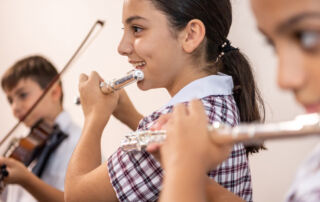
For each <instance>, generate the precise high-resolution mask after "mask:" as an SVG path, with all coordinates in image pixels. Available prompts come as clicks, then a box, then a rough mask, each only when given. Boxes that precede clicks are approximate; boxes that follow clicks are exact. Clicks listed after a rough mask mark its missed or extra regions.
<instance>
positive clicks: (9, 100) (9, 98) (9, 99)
mask: <svg viewBox="0 0 320 202" xmlns="http://www.w3.org/2000/svg"><path fill="white" fill-rule="evenodd" d="M7 99H8V102H9V104H10V105H12V103H13V99H12V98H11V97H8V98H7Z"/></svg>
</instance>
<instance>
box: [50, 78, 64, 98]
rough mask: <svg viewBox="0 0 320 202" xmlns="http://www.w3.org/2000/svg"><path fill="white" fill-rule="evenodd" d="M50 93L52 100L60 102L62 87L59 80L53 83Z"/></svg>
mask: <svg viewBox="0 0 320 202" xmlns="http://www.w3.org/2000/svg"><path fill="white" fill-rule="evenodd" d="M50 94H51V97H52V99H53V100H55V101H58V102H60V98H61V96H62V87H61V85H60V83H59V82H57V83H55V84H54V86H53V87H52V90H51V93H50Z"/></svg>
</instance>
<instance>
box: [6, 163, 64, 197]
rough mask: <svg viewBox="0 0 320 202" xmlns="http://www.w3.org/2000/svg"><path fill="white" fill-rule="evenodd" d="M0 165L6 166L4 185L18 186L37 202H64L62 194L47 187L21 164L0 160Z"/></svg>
mask: <svg viewBox="0 0 320 202" xmlns="http://www.w3.org/2000/svg"><path fill="white" fill-rule="evenodd" d="M0 164H1V165H2V164H5V165H7V170H8V173H9V176H8V177H6V178H5V180H4V182H5V183H6V184H19V185H21V186H22V187H23V188H24V189H26V190H27V191H28V192H29V193H30V194H31V195H32V196H33V197H34V198H36V199H37V200H38V201H40V202H41V201H45V202H51V201H52V202H55V201H64V198H63V192H62V191H60V190H58V189H56V188H54V187H52V186H50V185H48V184H47V183H45V182H44V181H42V180H41V179H40V178H38V177H37V176H35V175H34V174H33V173H31V172H30V171H29V170H28V169H27V168H26V167H25V166H24V165H23V164H22V163H21V162H19V161H17V160H15V159H11V158H1V159H0Z"/></svg>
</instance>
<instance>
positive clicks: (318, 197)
mask: <svg viewBox="0 0 320 202" xmlns="http://www.w3.org/2000/svg"><path fill="white" fill-rule="evenodd" d="M286 201H287V202H319V201H320V144H318V145H317V146H316V148H315V149H314V150H313V152H312V153H311V154H310V155H309V157H308V158H307V159H306V160H305V161H304V163H303V164H302V165H301V167H300V168H299V170H298V173H297V175H296V178H295V180H294V183H293V184H292V187H291V189H290V191H289V193H288V196H287V197H286Z"/></svg>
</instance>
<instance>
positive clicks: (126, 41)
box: [118, 33, 133, 56]
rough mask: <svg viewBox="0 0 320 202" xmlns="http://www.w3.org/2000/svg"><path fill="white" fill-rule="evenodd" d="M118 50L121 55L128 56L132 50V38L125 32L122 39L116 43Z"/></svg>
mask: <svg viewBox="0 0 320 202" xmlns="http://www.w3.org/2000/svg"><path fill="white" fill-rule="evenodd" d="M118 52H119V54H120V55H123V56H128V55H130V54H132V52H133V45H132V40H131V39H130V37H129V36H128V35H127V34H126V33H124V34H123V36H122V39H121V41H120V43H119V45H118Z"/></svg>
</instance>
